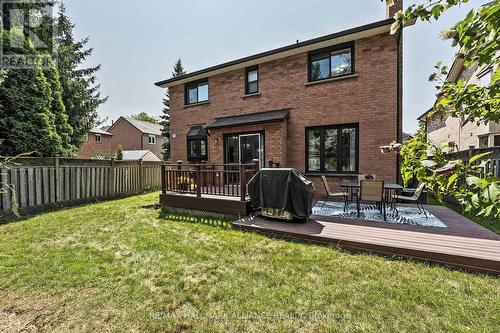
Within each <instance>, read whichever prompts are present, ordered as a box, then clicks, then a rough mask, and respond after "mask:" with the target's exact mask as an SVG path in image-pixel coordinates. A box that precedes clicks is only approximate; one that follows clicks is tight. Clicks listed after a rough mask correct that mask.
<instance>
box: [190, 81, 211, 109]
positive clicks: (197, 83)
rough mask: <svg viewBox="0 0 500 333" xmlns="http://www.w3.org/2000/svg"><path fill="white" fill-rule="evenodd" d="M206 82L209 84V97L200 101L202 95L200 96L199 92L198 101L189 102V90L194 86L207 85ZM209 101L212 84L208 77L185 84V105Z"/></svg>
mask: <svg viewBox="0 0 500 333" xmlns="http://www.w3.org/2000/svg"><path fill="white" fill-rule="evenodd" d="M205 84H206V85H207V91H208V94H207V99H206V100H203V101H200V97H199V94H198V98H197V101H196V102H192V103H190V102H189V90H191V89H193V88H196V89H198V88H199V87H200V86H202V85H205ZM208 101H210V85H209V83H208V79H202V80H198V81H193V82H189V83H186V84H185V85H184V103H185V105H193V104H198V103H205V102H208Z"/></svg>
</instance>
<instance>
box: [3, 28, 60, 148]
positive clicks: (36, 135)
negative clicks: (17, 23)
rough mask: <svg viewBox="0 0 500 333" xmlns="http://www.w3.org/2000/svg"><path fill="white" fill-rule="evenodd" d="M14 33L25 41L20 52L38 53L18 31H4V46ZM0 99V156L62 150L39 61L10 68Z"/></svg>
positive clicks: (49, 96)
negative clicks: (0, 143) (23, 67)
mask: <svg viewBox="0 0 500 333" xmlns="http://www.w3.org/2000/svg"><path fill="white" fill-rule="evenodd" d="M14 36H15V38H16V39H18V40H24V49H23V50H22V52H24V53H26V54H37V53H36V51H35V50H34V48H33V46H32V44H31V42H30V41H29V40H27V39H24V36H23V34H22V33H21V32H20V31H16V30H11V31H3V34H2V38H3V40H4V42H6V44H5V45H10V43H8V41H9V39H10V38H14ZM19 52H20V51H19V50H16V53H19ZM8 53H9V51H7V54H8ZM0 101H2V107H1V108H0V137H1V138H2V139H3V140H4V141H3V143H2V145H1V146H0V155H7V156H9V155H10V156H14V155H19V154H21V153H26V152H33V154H35V155H38V156H54V155H59V154H61V153H62V152H63V151H64V149H63V145H62V141H61V137H60V136H59V135H58V133H57V129H56V124H55V118H56V117H55V116H54V114H53V113H52V112H51V107H52V102H53V97H52V90H51V86H50V83H49V82H48V81H47V79H46V77H45V76H44V73H43V70H42V68H41V66H40V64H39V63H37V64H35V65H34V66H33V67H32V68H29V69H14V70H10V71H9V72H8V74H7V76H6V78H5V80H4V82H3V84H2V85H1V86H0Z"/></svg>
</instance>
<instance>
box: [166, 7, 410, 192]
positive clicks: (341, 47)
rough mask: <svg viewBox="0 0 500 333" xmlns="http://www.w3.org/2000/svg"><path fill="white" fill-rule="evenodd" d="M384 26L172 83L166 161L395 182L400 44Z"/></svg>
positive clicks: (388, 21)
mask: <svg viewBox="0 0 500 333" xmlns="http://www.w3.org/2000/svg"><path fill="white" fill-rule="evenodd" d="M401 8H402V1H396V4H395V5H394V6H393V7H391V8H390V13H388V15H389V16H388V17H390V18H388V19H386V20H382V21H378V22H374V23H371V24H367V25H364V26H360V27H356V28H352V29H349V30H345V31H341V32H337V33H334V34H330V35H327V36H323V37H318V38H314V39H311V40H307V41H303V42H297V43H296V44H292V45H289V46H285V47H281V48H278V49H274V50H271V51H267V52H263V53H260V54H256V55H253V56H248V57H245V58H242V59H238V60H234V61H231V62H228V63H224V64H221V65H217V66H214V67H209V68H206V69H202V70H199V71H196V72H193V73H189V74H186V75H184V76H180V77H176V78H171V79H168V80H164V81H161V82H157V83H156V85H157V86H160V87H163V88H168V89H169V93H170V107H171V110H170V116H171V118H170V119H171V125H170V143H171V158H172V161H177V160H182V161H183V162H184V163H187V162H190V163H191V162H199V161H207V162H208V163H215V164H221V163H251V162H252V160H255V159H257V160H259V161H260V165H261V166H267V165H269V163H270V162H272V163H273V165H278V164H279V165H280V166H285V167H292V168H296V169H299V170H301V171H303V172H305V173H306V175H307V176H308V178H309V179H311V180H313V181H315V183H316V185H317V186H316V188H317V189H318V190H320V191H322V190H323V187H322V185H321V186H320V176H321V175H327V176H329V181H331V182H333V183H337V184H338V183H339V182H341V181H344V180H348V179H357V175H358V174H361V173H370V174H375V175H376V177H377V178H378V179H383V180H385V181H387V182H396V181H397V178H398V176H397V175H398V169H399V168H398V163H397V157H396V155H395V154H385V155H382V154H380V152H379V146H382V145H386V144H388V143H390V142H392V141H398V142H400V140H401V139H402V125H401V124H402V106H401V97H402V84H401V78H402V57H403V54H402V41H401V34H395V35H390V33H389V30H390V26H391V24H392V23H393V19H392V16H393V14H394V11H397V10H399V9H401Z"/></svg>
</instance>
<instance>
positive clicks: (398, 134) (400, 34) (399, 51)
mask: <svg viewBox="0 0 500 333" xmlns="http://www.w3.org/2000/svg"><path fill="white" fill-rule="evenodd" d="M397 38H398V39H397V52H396V56H397V60H396V63H397V64H396V66H397V68H396V75H397V80H396V81H397V88H396V95H397V97H396V101H397V107H396V142H398V143H400V142H401V131H400V130H399V129H400V128H401V118H402V115H403V114H402V99H401V97H402V92H403V91H402V84H403V82H402V81H403V80H402V75H401V74H402V73H401V69H402V68H401V67H402V65H403V64H402V61H401V60H402V59H401V58H402V57H401V55H402V39H403V29H402V28H401V29H399V32H398V37H397ZM400 166H401V156H400V155H399V154H397V155H396V183H398V184H399V183H400V182H401V173H400Z"/></svg>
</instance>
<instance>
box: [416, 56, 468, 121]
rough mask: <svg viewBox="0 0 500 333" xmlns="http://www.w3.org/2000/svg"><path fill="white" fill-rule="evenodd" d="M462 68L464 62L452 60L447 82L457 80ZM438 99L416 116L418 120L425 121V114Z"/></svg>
mask: <svg viewBox="0 0 500 333" xmlns="http://www.w3.org/2000/svg"><path fill="white" fill-rule="evenodd" d="M463 68H464V62H463V60H462V59H460V58H455V60H454V61H453V64H452V65H451V67H450V70H449V71H448V75H447V76H446V81H448V82H457V80H458V79H459V77H460V73H461V72H462V69H463ZM437 101H438V99H436V101H435V102H434V104H433V105H432V107H431V108H430V109H429V110H427V111H425V112H424V113H422V114H421V115H420V116H418V117H417V119H418V120H422V121H425V120H426V118H427V115H428V114H429V113H430V112H431V111H432V110H433V109H434V106H435V105H436V103H437Z"/></svg>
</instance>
